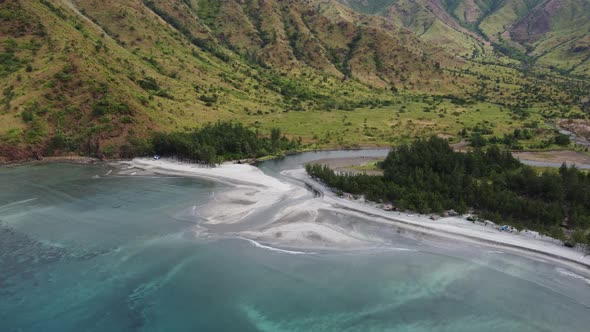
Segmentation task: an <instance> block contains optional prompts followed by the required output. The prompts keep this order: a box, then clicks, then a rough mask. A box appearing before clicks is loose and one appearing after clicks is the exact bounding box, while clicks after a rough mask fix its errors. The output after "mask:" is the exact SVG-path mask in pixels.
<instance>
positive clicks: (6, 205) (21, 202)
mask: <svg viewBox="0 0 590 332" xmlns="http://www.w3.org/2000/svg"><path fill="white" fill-rule="evenodd" d="M35 200H37V198H36V197H34V198H29V199H23V200H22V201H18V202H12V203H8V204H5V205H2V206H0V209H3V208H7V207H11V206H15V205H20V204H25V203H29V202H32V201H35Z"/></svg>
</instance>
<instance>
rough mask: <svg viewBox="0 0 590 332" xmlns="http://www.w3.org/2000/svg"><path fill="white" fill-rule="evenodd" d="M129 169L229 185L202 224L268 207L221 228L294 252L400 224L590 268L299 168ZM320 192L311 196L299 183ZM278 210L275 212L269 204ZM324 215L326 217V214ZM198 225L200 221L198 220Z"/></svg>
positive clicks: (542, 245) (584, 258) (548, 245)
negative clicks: (251, 220)
mask: <svg viewBox="0 0 590 332" xmlns="http://www.w3.org/2000/svg"><path fill="white" fill-rule="evenodd" d="M125 164H126V165H128V166H129V167H132V168H134V169H140V170H143V171H146V172H153V173H158V174H166V175H180V176H194V177H198V178H203V179H208V180H212V181H218V182H222V183H225V184H228V185H230V189H228V190H225V191H223V192H221V193H217V194H215V195H214V196H213V197H212V199H211V202H209V203H207V204H205V205H204V206H200V207H198V209H197V210H198V211H197V212H198V215H199V216H200V217H202V218H204V219H205V220H206V222H205V225H204V227H207V225H220V224H223V225H240V224H241V223H242V222H243V220H246V217H247V216H248V215H251V214H253V213H255V212H256V213H259V212H260V211H265V210H268V211H271V212H269V213H268V214H265V215H264V216H265V217H266V218H267V219H269V220H267V221H266V222H264V223H263V224H261V225H262V226H260V225H259V226H256V227H252V228H249V229H243V228H240V229H239V230H238V228H236V230H235V231H232V229H231V227H230V228H229V231H227V232H225V235H235V236H239V237H243V238H247V239H250V240H255V241H257V242H256V243H262V244H264V245H270V246H277V247H286V248H299V249H302V250H303V249H309V250H312V249H317V248H326V249H339V248H340V249H354V248H374V247H384V246H386V242H387V241H385V239H383V238H381V237H379V236H376V235H375V234H369V233H366V232H363V231H362V230H361V228H362V227H360V226H363V225H364V224H370V225H372V226H378V227H383V229H387V230H391V229H393V228H395V229H403V230H404V234H405V235H407V236H409V237H412V236H414V237H415V238H424V237H426V238H433V239H438V240H439V241H447V242H448V243H451V244H456V243H466V244H469V245H476V246H482V247H489V248H494V249H498V250H502V251H506V252H511V253H516V254H521V255H526V256H529V257H532V258H535V259H538V260H543V261H552V262H555V263H558V264H561V265H564V266H567V267H571V268H575V269H577V270H578V271H582V272H585V273H590V255H585V253H584V252H583V251H581V250H579V249H574V248H567V247H565V246H563V244H561V243H560V242H559V241H557V240H554V239H550V238H547V237H542V236H539V235H538V234H536V233H534V232H526V231H523V232H516V233H509V232H501V231H500V230H498V229H497V228H496V227H492V226H491V225H490V224H488V225H484V224H481V223H473V222H470V221H467V220H466V219H465V218H463V217H450V218H441V219H437V220H431V219H430V218H429V216H424V215H417V214H411V213H401V212H392V211H384V210H382V209H380V208H378V207H377V206H375V205H374V204H373V205H372V204H370V203H365V202H362V201H354V200H350V199H345V198H341V197H338V196H336V195H335V194H333V193H332V192H331V191H330V190H329V189H327V188H325V187H324V186H323V185H322V184H320V183H318V182H316V181H314V180H312V179H311V178H310V177H309V176H308V175H307V174H306V172H305V170H304V169H303V168H298V169H295V170H289V171H283V172H282V173H281V174H282V175H283V176H285V177H286V178H290V179H293V180H297V181H301V183H302V185H301V186H298V185H296V184H292V183H289V182H287V181H282V180H280V179H278V178H275V177H272V176H270V175H267V174H265V173H263V172H262V171H261V170H260V169H258V168H257V167H255V166H251V165H241V164H240V165H238V164H227V163H226V164H223V165H220V166H218V167H215V168H210V167H203V166H200V165H195V164H188V163H181V162H176V161H172V160H165V159H164V160H150V159H134V160H132V161H131V162H125ZM304 183H305V184H307V185H308V186H312V187H313V188H314V189H316V190H317V191H318V192H320V193H321V195H320V196H319V197H314V196H313V195H312V194H311V193H310V192H309V190H308V189H306V188H305V186H304V185H303V184H304ZM273 207H275V209H274V210H273V209H272V208H273ZM326 216H329V217H326ZM334 216H348V217H354V218H355V220H357V221H356V222H349V223H342V222H341V223H332V222H329V220H328V219H330V218H332V219H334V218H336V217H334ZM201 226H203V225H201Z"/></svg>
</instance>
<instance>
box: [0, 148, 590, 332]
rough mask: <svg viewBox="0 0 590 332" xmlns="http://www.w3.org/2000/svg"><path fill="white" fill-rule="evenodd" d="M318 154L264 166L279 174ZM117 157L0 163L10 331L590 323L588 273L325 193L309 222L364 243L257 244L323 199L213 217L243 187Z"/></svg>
mask: <svg viewBox="0 0 590 332" xmlns="http://www.w3.org/2000/svg"><path fill="white" fill-rule="evenodd" d="M339 153H340V152H339ZM317 156H318V155H317V154H313V155H298V156H294V159H288V158H290V157H288V158H286V159H285V160H283V163H281V161H273V162H272V163H269V164H262V165H261V166H260V169H261V170H262V171H264V173H265V174H266V175H275V176H277V178H278V176H279V175H280V173H281V172H283V171H285V170H292V169H296V168H297V166H298V165H301V164H302V163H304V162H306V160H307V159H313V158H315V157H317ZM319 156H320V157H325V158H327V157H331V156H330V155H321V154H320V155H319ZM112 169H113V168H112V167H111V166H109V165H35V166H25V167H18V168H12V169H9V170H2V172H0V178H1V179H0V180H1V183H2V184H3V189H5V190H2V192H0V202H1V204H0V220H1V222H0V248H1V249H2V250H1V251H0V261H1V262H2V265H1V266H2V268H1V269H0V298H1V300H2V301H0V330H2V331H10V330H22V331H39V330H43V331H79V330H81V329H82V330H113V331H137V330H146V331H162V330H175V331H185V330H187V331H188V330H195V329H196V330H203V331H211V330H215V331H236V330H240V331H302V330H307V331H315V330H323V331H347V330H348V331H358V330H363V331H368V330H374V331H380V330H406V331H428V330H437V331H473V330H474V329H475V330H479V331H492V330H497V329H498V327H500V328H502V329H503V330H505V331H536V330H564V329H566V330H569V331H585V330H586V329H587V326H588V323H590V322H589V321H588V317H590V315H589V313H590V309H589V307H590V303H589V302H590V296H589V294H590V293H589V291H590V290H589V289H590V288H589V287H590V286H589V284H588V278H586V277H585V276H583V275H581V274H580V273H576V272H575V271H572V270H570V269H567V268H561V267H557V266H555V265H554V264H552V263H550V262H548V263H543V262H541V261H538V260H531V259H528V258H526V257H522V256H520V255H514V254H511V253H509V252H506V251H502V250H496V249H493V248H488V247H486V246H480V245H477V244H474V243H453V242H449V241H446V240H444V241H443V240H441V239H439V238H436V237H430V236H428V234H424V235H423V236H422V237H421V238H415V237H414V236H413V235H412V236H409V234H406V233H405V232H406V231H404V230H403V229H396V228H394V227H390V226H386V227H383V228H381V226H379V225H376V224H375V223H374V222H372V221H371V220H369V221H364V220H362V219H358V218H356V217H354V216H351V215H350V214H349V213H344V212H342V211H339V210H338V209H333V208H330V207H329V206H328V207H327V208H326V206H322V207H321V208H320V209H318V215H317V216H315V220H316V221H314V222H309V224H310V225H316V226H318V225H319V226H321V227H325V228H329V229H330V230H331V231H334V232H336V233H338V234H342V233H344V235H338V236H345V235H346V232H350V231H349V230H350V229H353V230H354V231H355V232H354V234H349V235H350V236H349V237H350V238H351V239H349V240H347V241H350V242H354V241H362V243H363V245H362V246H355V245H351V246H348V247H342V248H339V247H335V248H334V247H333V246H332V245H331V244H330V245H327V244H329V241H327V240H326V238H331V237H330V236H328V237H326V236H323V237H322V234H319V236H320V237H318V234H314V233H308V234H307V236H306V238H305V240H306V241H309V242H310V243H309V246H307V245H306V246H302V245H301V243H300V242H297V243H296V245H290V244H289V243H288V241H286V240H285V239H288V238H289V236H291V235H290V234H289V231H293V230H291V229H288V228H287V229H282V230H281V231H277V229H273V230H272V231H271V232H270V235H272V236H273V237H276V236H277V233H280V234H279V235H278V236H279V240H276V243H275V242H274V241H275V240H272V241H262V240H260V241H258V240H259V239H257V238H255V237H242V236H240V235H243V234H241V233H242V232H251V231H253V232H255V233H257V234H258V233H264V231H267V230H269V229H271V228H273V227H275V226H277V225H273V224H275V222H276V221H275V220H273V218H271V216H274V215H276V214H277V213H281V212H284V210H285V208H287V207H288V206H290V205H291V204H295V205H297V204H300V205H303V208H311V207H310V206H308V205H309V202H310V201H313V200H314V199H318V198H321V196H317V195H316V196H314V194H313V192H311V191H309V189H307V188H306V186H305V185H304V184H301V183H299V184H298V186H299V188H301V190H302V191H301V196H299V198H295V199H294V200H295V202H293V201H291V200H280V199H278V200H277V202H275V203H272V204H270V208H268V209H266V208H265V209H260V210H258V214H257V213H256V212H253V213H250V214H249V215H248V216H247V218H249V219H247V220H245V221H244V222H245V223H242V222H235V223H229V224H227V225H224V224H223V223H211V222H207V220H206V218H204V217H203V216H202V215H200V214H199V213H200V212H201V211H200V208H201V207H203V206H204V205H206V204H209V203H211V201H212V200H213V199H214V198H215V197H216V196H218V195H221V194H222V193H224V192H227V191H228V190H231V189H232V188H233V186H234V184H230V183H222V182H217V181H208V180H203V179H199V178H195V177H188V176H171V175H165V174H162V175H154V174H150V173H141V172H138V173H136V174H135V175H131V173H133V172H131V173H129V175H125V176H119V175H117V174H115V173H116V172H114V171H113V172H111V173H110V174H109V175H107V173H109V171H111V170H112ZM280 180H281V181H282V182H285V183H287V184H289V183H290V184H293V185H295V184H296V183H298V182H297V181H298V180H296V179H289V178H283V177H281V178H280ZM239 185H243V184H239ZM242 190H244V189H243V188H242ZM247 193H249V191H248V190H244V194H247ZM247 196H248V195H247ZM248 197H250V198H251V197H253V196H252V195H249V196H248ZM279 198H280V197H279ZM220 199H222V198H221V197H220ZM224 199H225V198H224ZM229 199H232V197H229ZM271 199H274V198H273V197H270V198H268V201H269V202H271ZM297 199H299V200H300V201H298V202H297V201H296V200H297ZM252 201H253V200H252V199H250V200H247V201H244V200H238V201H236V202H235V205H236V206H237V207H236V208H238V207H240V206H241V207H249V206H251V205H252V204H251V203H252ZM258 201H260V200H258ZM284 202H288V203H284ZM283 203H284V204H286V205H285V206H280V204H283ZM254 204H255V203H254ZM273 209H274V210H273ZM222 212H227V211H222ZM230 212H231V211H230ZM286 212H289V211H286ZM291 212H292V213H293V214H291V215H289V216H286V217H285V218H283V219H281V220H279V225H278V226H282V227H286V226H289V225H292V224H293V223H292V222H289V221H290V220H289V218H294V219H295V220H296V221H299V222H303V221H302V220H301V219H302V218H304V216H305V214H301V212H302V209H292V211H291ZM311 217H312V216H306V218H311ZM406 217H407V216H406ZM271 220H272V222H271ZM281 221H282V223H281ZM199 227H201V228H199ZM210 227H211V228H215V227H219V229H209V228H210ZM223 227H227V228H225V229H223ZM312 230H313V229H312ZM199 231H200V232H201V233H200V234H195V233H198V232H199ZM294 231H295V233H293V234H300V232H299V231H300V230H299V229H296V230H294ZM383 232H386V233H387V234H383ZM316 233H318V232H316ZM357 234H363V237H362V238H361V239H358V238H356V236H357ZM294 239H295V240H296V241H299V240H300V239H299V238H298V237H297V236H294ZM383 239H385V240H383ZM343 240H344V239H343ZM252 241H254V242H252ZM281 241H283V242H281ZM318 243H320V244H321V245H317V244H318ZM367 243H368V244H367ZM275 244H284V245H276V246H275ZM312 244H313V245H312ZM533 304H534V305H533ZM220 317H222V318H220Z"/></svg>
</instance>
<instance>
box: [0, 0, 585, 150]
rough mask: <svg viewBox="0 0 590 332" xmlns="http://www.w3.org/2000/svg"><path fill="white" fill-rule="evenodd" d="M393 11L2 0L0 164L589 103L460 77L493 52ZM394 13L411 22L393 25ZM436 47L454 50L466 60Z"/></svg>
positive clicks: (384, 135)
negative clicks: (170, 141) (204, 133)
mask: <svg viewBox="0 0 590 332" xmlns="http://www.w3.org/2000/svg"><path fill="white" fill-rule="evenodd" d="M402 5H403V6H402ZM396 6H397V7H392V6H389V7H386V8H385V9H389V10H390V12H389V14H387V13H386V12H383V13H384V15H385V16H375V15H366V14H362V13H357V12H355V11H353V10H351V9H350V8H348V7H347V6H344V5H342V4H340V3H339V2H337V1H335V0H291V1H280V0H265V1H262V0H247V1H241V0H221V1H213V0H182V1H181V0H160V1H152V0H118V1H115V0H104V1H95V0H40V1H33V2H32V1H26V0H3V1H0V23H1V24H0V37H1V40H0V90H1V91H2V96H0V105H1V107H2V109H1V110H0V158H3V159H22V158H25V157H29V156H34V155H46V154H64V153H76V154H88V155H95V156H105V157H116V156H129V155H132V154H133V153H135V152H136V150H137V149H140V148H141V143H142V139H144V138H145V137H148V136H149V134H150V132H152V131H154V130H181V129H183V128H185V127H193V126H199V125H201V124H203V123H205V122H208V121H216V120H220V119H233V120H236V121H241V122H244V123H246V124H247V125H249V126H253V127H256V128H259V129H260V130H262V131H268V130H269V129H270V128H271V127H274V126H279V127H281V128H283V130H284V132H285V133H286V134H288V135H301V136H303V139H304V141H305V142H314V143H318V144H328V143H329V144H339V145H344V144H359V142H360V143H368V144H375V143H372V142H381V143H382V142H389V141H391V140H392V139H393V138H392V137H397V139H407V138H408V137H410V136H409V135H419V134H420V133H422V131H423V130H427V131H428V132H436V131H443V132H450V131H455V132H456V129H457V128H459V129H460V127H459V126H461V125H464V124H462V122H461V121H459V120H457V121H455V120H451V119H448V120H446V121H440V120H439V121H430V120H429V121H425V120H424V117H423V116H422V115H420V113H412V117H414V118H413V120H412V119H408V121H414V120H416V122H413V124H412V128H415V130H414V129H412V130H409V129H408V131H400V130H398V129H396V128H395V124H399V123H400V122H399V121H396V120H395V117H398V118H399V117H400V116H401V115H400V114H402V113H406V111H405V110H406V109H415V110H422V109H424V110H426V111H424V112H431V109H434V108H435V107H436V105H455V106H456V105H459V106H457V107H461V108H462V110H461V112H466V110H467V108H466V107H467V106H465V105H472V106H469V107H473V108H474V109H477V108H478V107H479V106H478V105H479V104H478V103H489V104H486V105H485V106H486V107H489V108H495V109H499V108H506V109H516V108H530V107H537V108H540V107H543V106H547V112H551V114H557V113H558V112H562V111H563V112H569V113H571V112H574V113H575V112H577V110H578V109H579V108H578V105H579V104H580V102H583V100H582V101H581V100H580V97H579V95H580V92H579V91H583V90H584V85H583V84H582V83H583V82H582V83H580V82H578V81H571V80H569V79H567V78H565V77H559V76H544V77H530V76H527V75H523V74H522V73H521V72H519V71H518V70H517V69H515V68H512V67H510V66H505V65H503V64H501V63H500V64H497V63H494V64H484V63H482V62H470V60H471V58H474V57H480V56H483V55H482V54H486V52H491V51H490V47H489V46H488V45H486V42H485V40H484V39H483V38H482V37H481V36H478V35H477V34H475V33H474V32H473V31H471V30H469V29H467V28H465V27H464V26H462V25H461V24H459V23H457V22H455V23H453V24H451V23H449V24H447V23H444V22H443V21H441V20H437V19H434V18H437V17H439V16H437V15H442V14H444V13H446V11H444V10H442V9H440V8H442V7H440V6H439V9H437V10H431V11H430V14H429V15H430V16H428V17H429V20H431V21H432V24H431V25H430V26H429V28H428V29H426V30H424V31H423V33H421V34H416V33H414V32H412V30H415V31H418V29H419V24H418V25H417V24H415V22H418V21H420V20H418V18H419V17H421V16H420V15H422V14H420V13H423V11H418V9H419V8H417V7H415V6H414V7H412V2H411V1H406V2H402V1H398V2H397V4H396ZM405 6H408V7H405ZM430 8H434V7H430ZM385 9H384V10H385ZM395 10H397V11H400V12H401V11H402V10H409V12H411V13H414V12H413V11H414V10H417V12H416V15H415V17H416V18H417V19H416V20H415V22H414V21H411V20H410V21H407V20H402V19H396V20H394V19H393V18H394V17H398V15H393V14H392V13H395ZM441 13H442V14H441ZM435 14H436V15H435ZM388 15H389V16H388ZM433 15H434V16H433ZM447 16H449V15H447ZM425 17H426V16H425ZM449 17H450V16H449ZM448 21H449V22H452V20H448ZM441 22H443V23H441ZM408 27H409V28H411V29H409V28H408ZM434 27H437V28H436V29H439V30H440V31H446V32H447V33H445V34H440V33H434V32H435V31H438V30H436V29H435V28H434ZM441 36H442V37H441ZM454 36H457V37H456V38H455V37H454ZM460 38H463V39H460ZM445 40H449V41H457V40H460V42H457V43H455V44H454V45H456V47H457V48H459V49H460V51H457V52H450V51H449V50H450V49H449V48H446V49H445V48H444V47H443V46H444V45H443V43H445ZM475 49H477V50H480V51H478V52H479V53H478V52H475V53H478V54H475V55H474V50H475ZM463 52H465V54H463ZM458 54H459V55H461V56H458ZM433 105H435V106H433ZM445 107H446V106H441V108H440V110H438V111H439V112H441V113H440V114H438V115H436V116H437V119H443V118H444V117H445V115H444V113H446V112H447V109H446V108H445ZM376 108H377V109H379V111H378V112H379V113H378V114H377V113H376V111H375V112H374V111H373V109H376ZM556 108H559V109H558V110H556ZM352 110H360V111H359V112H360V113H355V114H352V112H350V111H352ZM331 111H335V113H333V114H329V113H330V112H331ZM336 112H337V113H336ZM455 113H457V114H460V112H455ZM569 113H568V114H569ZM360 114H364V115H360ZM349 116H350V117H357V122H352V121H350V120H349ZM310 118H314V119H319V120H318V121H320V122H322V121H323V122H322V123H325V124H324V127H321V126H320V127H315V126H312V125H310V124H309V123H306V121H309V119H310ZM326 119H329V121H327V120H326ZM379 119H381V120H379ZM383 119H386V121H383ZM304 120H306V121H304ZM371 121H374V124H373V125H371ZM473 121H475V120H473ZM334 128H341V129H342V133H337V134H335V133H334V132H331V131H333V130H334ZM424 128H427V129H424ZM353 132H354V134H353ZM408 132H411V134H409V133H408Z"/></svg>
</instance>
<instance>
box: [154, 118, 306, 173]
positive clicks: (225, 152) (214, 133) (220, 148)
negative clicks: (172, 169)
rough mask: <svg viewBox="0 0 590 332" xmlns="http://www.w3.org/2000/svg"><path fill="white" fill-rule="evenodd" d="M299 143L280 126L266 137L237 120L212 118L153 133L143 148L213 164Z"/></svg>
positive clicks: (290, 147)
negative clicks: (199, 124)
mask: <svg viewBox="0 0 590 332" xmlns="http://www.w3.org/2000/svg"><path fill="white" fill-rule="evenodd" d="M300 144H301V142H300V140H295V139H293V140H291V139H288V138H287V137H285V136H283V135H282V134H281V131H280V129H276V128H274V129H272V130H271V133H270V136H268V137H267V136H262V135H260V134H259V133H257V132H255V131H253V130H251V129H248V128H246V127H244V126H243V125H242V124H240V123H233V122H216V123H210V124H206V125H205V126H203V127H202V128H199V129H194V130H188V131H179V132H171V133H156V134H154V136H153V138H152V140H151V142H150V144H149V145H151V146H148V148H147V150H152V151H153V152H154V153H156V154H159V155H163V156H170V157H175V158H179V159H186V160H191V161H195V162H202V163H206V164H215V163H219V162H222V161H225V160H236V159H245V158H256V157H261V156H266V155H271V154H276V153H280V152H284V151H294V150H297V149H299V146H300Z"/></svg>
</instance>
